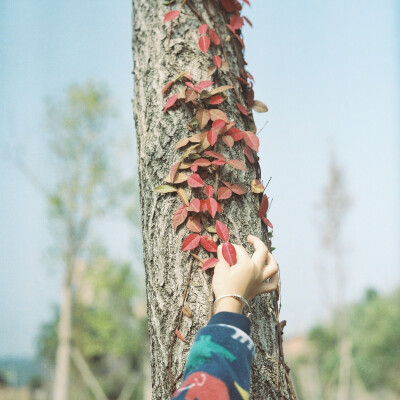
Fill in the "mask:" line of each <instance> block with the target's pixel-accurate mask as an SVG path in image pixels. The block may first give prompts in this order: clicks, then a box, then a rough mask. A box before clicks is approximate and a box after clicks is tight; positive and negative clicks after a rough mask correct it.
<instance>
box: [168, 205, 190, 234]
mask: <svg viewBox="0 0 400 400" xmlns="http://www.w3.org/2000/svg"><path fill="white" fill-rule="evenodd" d="M187 215H188V212H187V210H186V206H185V204H181V205H180V206H179V207H178V208H177V209H176V211H175V214H174V216H173V217H172V225H173V227H174V231H175V232H176V229H177V228H178V226H179V225H180V224H182V223H184V222H185V219H186V217H187Z"/></svg>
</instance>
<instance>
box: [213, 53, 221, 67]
mask: <svg viewBox="0 0 400 400" xmlns="http://www.w3.org/2000/svg"><path fill="white" fill-rule="evenodd" d="M213 61H214V64H215V65H216V66H217V67H218V68H221V65H222V60H221V57H220V56H214V57H213Z"/></svg>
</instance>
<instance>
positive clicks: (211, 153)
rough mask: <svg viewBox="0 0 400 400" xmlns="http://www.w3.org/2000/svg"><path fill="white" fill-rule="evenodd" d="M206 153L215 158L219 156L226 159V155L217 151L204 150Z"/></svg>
mask: <svg viewBox="0 0 400 400" xmlns="http://www.w3.org/2000/svg"><path fill="white" fill-rule="evenodd" d="M204 154H207V155H208V156H211V157H214V158H218V159H220V160H225V157H224V156H223V155H222V154H221V153H218V152H217V151H212V150H207V151H205V152H204Z"/></svg>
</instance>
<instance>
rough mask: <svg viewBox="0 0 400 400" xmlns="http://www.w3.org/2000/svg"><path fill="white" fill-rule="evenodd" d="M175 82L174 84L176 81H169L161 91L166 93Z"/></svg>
mask: <svg viewBox="0 0 400 400" xmlns="http://www.w3.org/2000/svg"><path fill="white" fill-rule="evenodd" d="M173 84H174V81H169V82H167V83H166V84H165V86H164V87H163V88H162V90H161V93H162V94H164V93H165V92H166V91H167V90H168V89H169V88H170V87H171V85H173Z"/></svg>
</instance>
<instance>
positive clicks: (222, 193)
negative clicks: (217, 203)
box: [218, 186, 232, 200]
mask: <svg viewBox="0 0 400 400" xmlns="http://www.w3.org/2000/svg"><path fill="white" fill-rule="evenodd" d="M231 196H232V190H231V189H229V188H227V187H224V186H221V187H220V188H219V189H218V200H225V199H229V198H230V197H231Z"/></svg>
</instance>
